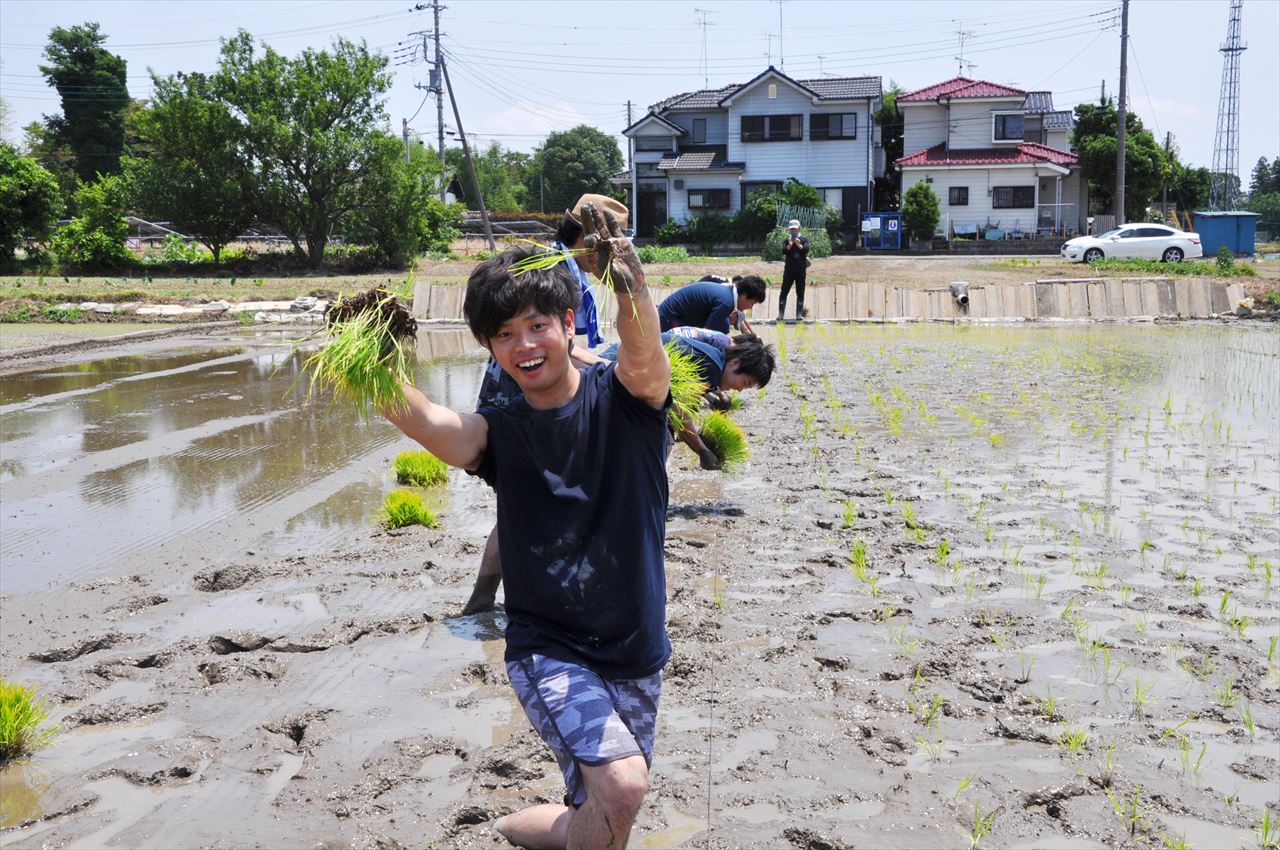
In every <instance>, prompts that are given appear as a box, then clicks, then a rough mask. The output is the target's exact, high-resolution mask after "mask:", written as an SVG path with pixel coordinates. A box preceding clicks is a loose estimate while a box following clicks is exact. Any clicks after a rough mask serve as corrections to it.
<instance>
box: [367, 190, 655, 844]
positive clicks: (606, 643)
mask: <svg viewBox="0 0 1280 850" xmlns="http://www.w3.org/2000/svg"><path fill="white" fill-rule="evenodd" d="M583 229H584V231H586V233H587V234H588V236H587V238H586V240H585V244H586V246H587V247H590V248H593V249H596V251H597V253H596V255H595V260H596V267H597V268H601V269H603V268H606V267H609V268H610V270H611V273H612V280H613V285H614V290H615V293H616V295H617V299H618V317H617V328H618V335H619V337H620V338H621V340H622V342H621V344H620V346H619V350H618V360H617V363H616V364H614V363H597V364H595V365H593V366H590V367H588V368H586V369H582V370H579V369H577V368H576V367H575V366H574V364H573V363H572V362H571V360H570V357H569V347H570V346H569V343H570V340H571V339H572V336H573V329H574V318H575V315H574V309H573V308H574V306H575V305H576V304H577V303H578V297H579V291H578V287H577V285H576V283H575V282H574V280H573V277H572V275H571V274H570V273H569V271H568V269H567V268H566V267H565V265H564V264H563V263H560V264H557V265H556V266H553V267H552V268H550V269H535V270H530V271H527V272H523V273H513V272H512V271H511V267H512V265H513V264H514V263H516V262H518V261H519V260H520V259H522V258H524V257H526V256H529V254H530V251H529V250H528V249H519V248H517V249H510V250H508V251H506V252H504V253H503V254H501V255H499V256H498V257H495V258H493V259H492V260H488V261H486V262H484V263H481V264H480V265H479V266H477V267H476V269H475V271H474V272H473V273H472V274H471V278H470V280H469V281H468V283H467V295H466V299H465V302H464V306H463V311H464V313H465V315H466V317H467V322H468V324H469V325H470V327H471V331H472V333H474V334H475V336H476V338H477V339H478V340H479V341H480V342H481V343H482V344H483V345H485V347H487V348H488V349H489V351H490V353H491V354H492V355H493V357H494V358H495V359H496V360H497V361H498V363H499V364H501V366H502V368H503V370H504V371H506V372H507V374H509V375H511V376H513V377H514V379H515V381H516V383H517V384H518V385H519V388H520V390H521V396H520V398H519V399H517V400H515V401H514V402H512V403H511V404H510V405H509V406H507V407H506V408H505V409H502V408H495V407H484V408H481V409H480V410H478V411H477V412H476V413H471V414H462V413H457V412H455V411H453V410H450V409H448V408H446V407H443V406H441V405H438V404H436V403H434V402H432V401H431V400H430V399H428V398H427V397H426V395H424V394H423V393H422V392H421V391H419V390H418V389H417V388H415V387H412V386H408V385H406V386H405V388H404V389H405V393H406V396H407V399H406V403H405V405H404V406H403V407H401V408H397V409H389V410H384V411H383V413H384V415H386V416H387V418H388V419H390V420H391V421H392V422H393V423H395V424H396V425H397V426H398V427H399V428H400V429H401V430H402V431H404V432H405V434H407V435H409V436H410V437H412V438H413V439H415V440H417V441H418V442H419V443H421V444H422V445H423V446H424V447H425V448H427V449H428V450H429V451H431V452H432V453H433V454H435V455H436V456H437V457H439V458H441V459H442V460H444V461H445V462H446V463H449V464H451V465H453V466H458V467H461V468H463V469H466V470H467V471H468V472H470V473H472V474H475V475H478V476H479V477H481V478H482V479H484V480H485V481H486V482H487V483H488V484H489V485H490V486H492V487H493V488H494V491H495V492H496V494H497V497H498V536H499V539H500V548H501V551H502V552H503V553H504V554H505V557H504V558H503V559H502V575H503V579H504V581H505V583H506V588H507V592H506V609H507V618H508V625H507V630H506V641H507V648H506V662H507V674H508V676H509V678H510V680H511V684H512V687H513V688H514V689H515V691H516V695H517V697H518V698H519V700H520V703H521V705H522V706H523V707H524V709H525V712H526V714H527V715H528V716H529V719H530V721H531V722H532V724H533V726H534V728H535V729H536V730H537V731H538V733H539V735H541V736H542V739H543V740H544V741H545V742H546V743H547V745H548V746H550V747H551V749H552V751H553V752H554V754H555V757H556V760H557V761H558V762H559V764H560V768H561V771H562V773H563V774H564V779H565V785H566V788H567V793H566V794H565V800H564V803H563V804H560V803H543V804H539V805H533V806H530V807H528V808H525V809H521V810H520V811H518V812H515V813H514V814H511V815H507V816H506V817H503V818H500V819H499V820H498V821H497V823H496V824H495V828H496V829H497V830H498V831H499V832H500V833H501V834H502V835H503V836H504V837H505V838H506V839H507V840H508V841H510V842H511V843H513V844H517V845H521V846H527V847H550V848H560V847H566V848H621V847H624V846H625V845H626V843H627V839H628V837H629V835H630V833H631V827H632V824H633V823H634V821H635V818H636V815H637V813H638V812H639V811H640V807H641V805H642V803H643V801H644V795H645V792H646V790H647V787H648V774H649V765H650V763H651V760H652V754H653V739H654V729H655V720H656V715H657V706H658V698H659V694H660V691H661V672H660V671H661V670H662V667H663V666H664V665H665V664H666V662H667V659H668V657H669V656H670V654H671V646H670V643H669V642H668V640H667V634H666V626H665V617H666V577H665V568H664V563H663V537H664V534H665V530H666V510H667V495H668V493H667V477H666V470H665V468H664V463H665V458H666V450H667V442H668V439H669V436H668V432H667V426H666V419H667V407H668V406H669V405H670V403H671V398H670V364H669V363H668V361H667V355H666V352H665V351H664V350H663V348H662V343H661V340H660V335H659V331H658V311H657V308H656V306H655V305H654V303H653V300H652V298H651V297H650V294H649V290H648V288H647V286H646V284H645V277H644V271H643V268H642V267H641V265H640V261H639V259H638V258H637V257H636V254H635V251H634V249H633V248H632V247H631V243H630V242H629V241H628V240H627V239H626V238H625V237H623V236H622V232H621V229H620V228H619V227H618V224H617V221H616V219H614V218H613V216H611V215H610V214H608V213H607V212H606V213H605V215H604V216H603V221H602V220H601V215H600V213H599V211H597V209H596V208H595V206H594V205H591V204H588V205H587V206H586V207H585V208H584V210H583ZM619 488H621V491H620V490H619Z"/></svg>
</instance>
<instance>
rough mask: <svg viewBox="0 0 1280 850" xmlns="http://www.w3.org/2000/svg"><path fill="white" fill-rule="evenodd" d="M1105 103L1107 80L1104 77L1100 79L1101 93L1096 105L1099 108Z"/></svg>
mask: <svg viewBox="0 0 1280 850" xmlns="http://www.w3.org/2000/svg"><path fill="white" fill-rule="evenodd" d="M1106 102H1107V78H1106V77H1103V78H1102V92H1101V93H1100V94H1099V95H1098V105H1099V106H1101V105H1102V104H1104V103H1106Z"/></svg>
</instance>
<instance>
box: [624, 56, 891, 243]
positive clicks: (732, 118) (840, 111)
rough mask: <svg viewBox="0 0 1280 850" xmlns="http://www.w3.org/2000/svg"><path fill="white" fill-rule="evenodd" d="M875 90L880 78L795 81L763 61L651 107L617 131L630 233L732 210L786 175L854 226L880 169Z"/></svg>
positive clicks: (642, 233)
mask: <svg viewBox="0 0 1280 850" xmlns="http://www.w3.org/2000/svg"><path fill="white" fill-rule="evenodd" d="M880 95H881V82H880V78H879V77H822V78H820V79H813V80H796V79H792V78H791V77H788V76H787V75H786V74H784V73H782V72H781V71H779V70H777V69H776V68H774V67H773V66H769V68H768V69H767V70H765V71H764V72H763V73H761V74H760V75H759V76H757V77H756V78H755V79H752V80H750V81H749V82H746V83H742V84H740V85H729V86H724V87H723V88H718V89H703V90H700V91H695V92H688V93H685V94H678V95H675V96H674V97H669V98H667V99H665V100H663V101H660V102H658V103H655V104H654V105H653V106H651V107H649V111H648V113H647V114H645V115H644V116H643V117H642V118H640V120H638V121H636V122H635V123H633V124H632V125H631V126H630V127H627V128H626V129H625V130H623V135H625V136H627V137H628V139H629V140H630V143H631V144H632V145H633V155H632V159H633V162H634V173H632V172H631V171H627V172H623V173H622V174H619V175H616V176H615V178H614V182H615V183H616V184H617V185H619V186H621V187H623V188H625V189H626V190H627V192H628V201H629V203H628V205H629V206H630V207H631V210H632V213H633V216H634V218H633V220H634V221H635V228H636V235H637V236H651V235H652V234H653V230H654V228H655V227H657V226H658V225H660V224H662V223H663V222H665V221H667V220H668V219H674V220H676V221H687V220H688V219H689V218H690V217H692V216H696V215H702V214H707V213H710V214H722V215H731V214H733V213H735V212H737V211H738V210H739V209H741V208H742V206H743V205H744V204H746V202H747V200H748V199H749V198H750V197H751V195H752V193H753V192H757V191H761V190H772V189H779V188H781V187H782V185H783V184H784V183H786V181H787V179H788V178H791V177H794V178H795V179H796V180H799V181H801V182H803V183H808V184H810V185H812V186H816V187H817V188H818V189H820V190H821V192H822V195H823V197H824V198H825V200H826V202H827V203H828V204H830V205H832V206H833V207H835V208H836V209H839V210H840V211H841V214H842V215H843V216H844V219H845V221H846V222H847V223H850V224H853V223H856V222H857V221H858V220H859V219H860V217H861V214H862V212H863V211H866V210H869V209H870V206H869V204H870V200H871V197H872V188H873V183H874V180H875V178H876V177H879V176H883V174H884V156H883V149H882V148H881V147H880V145H879V138H880V136H879V128H878V127H876V125H875V121H874V120H873V116H874V115H875V112H876V110H877V109H879V108H880ZM855 226H856V225H855Z"/></svg>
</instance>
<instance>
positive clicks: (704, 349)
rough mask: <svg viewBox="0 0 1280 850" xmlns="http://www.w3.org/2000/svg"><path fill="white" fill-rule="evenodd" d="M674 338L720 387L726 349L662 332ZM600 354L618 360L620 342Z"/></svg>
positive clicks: (704, 377)
mask: <svg viewBox="0 0 1280 850" xmlns="http://www.w3.org/2000/svg"><path fill="white" fill-rule="evenodd" d="M721 336H724V334H721ZM672 340H675V344H676V345H677V346H679V348H680V350H681V351H683V352H684V353H685V354H687V355H689V356H690V357H691V358H693V362H694V363H696V364H697V366H698V370H699V371H700V372H701V373H702V380H703V381H705V382H706V384H707V389H709V390H718V389H720V377H721V376H722V375H724V363H725V357H724V351H722V350H721V349H720V348H719V347H717V346H716V345H715V344H714V343H712V342H708V341H707V340H704V339H697V338H695V337H691V336H683V335H681V334H676V333H672V332H670V331H667V332H665V333H663V334H662V344H663V345H667V344H668V343H670V342H671V341H672ZM599 356H600V357H602V358H604V359H605V360H617V359H618V343H616V342H615V343H614V344H613V345H611V346H609V347H608V348H606V349H604V350H603V351H601V352H600V353H599ZM495 406H497V405H495Z"/></svg>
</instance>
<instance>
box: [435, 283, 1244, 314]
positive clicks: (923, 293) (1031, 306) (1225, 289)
mask: <svg viewBox="0 0 1280 850" xmlns="http://www.w3.org/2000/svg"><path fill="white" fill-rule="evenodd" d="M672 291H674V287H654V289H653V295H654V298H655V299H656V300H658V301H661V300H662V299H663V298H665V297H666V296H667V295H669V294H670V293H671V292H672ZM780 294H781V293H780V292H779V288H778V287H777V286H773V287H770V288H769V291H768V294H767V297H766V299H765V303H764V304H759V305H757V306H756V307H755V309H754V310H752V311H751V319H752V320H754V321H757V322H759V321H767V320H770V319H773V318H775V317H776V316H777V315H778V300H779V296H780ZM463 295H464V288H463V287H461V286H444V285H435V284H432V283H430V282H429V281H425V280H423V281H418V284H417V286H416V288H415V290H414V300H413V311H414V315H415V316H416V317H417V318H419V319H423V320H435V321H453V322H461V321H462V320H463V319H462V301H463ZM1243 297H1244V291H1243V289H1242V288H1241V287H1240V285H1239V284H1234V283H1233V284H1225V283H1220V282H1217V281H1205V280H1185V279H1179V280H1169V279H1165V278H1156V279H1151V278H1148V279H1107V280H1099V279H1085V280H1067V281H1056V280H1055V281H1044V280H1041V281H1035V282H1029V283H1013V284H990V285H987V284H970V285H969V305H968V307H967V308H966V307H963V306H961V305H960V304H958V303H957V302H956V300H955V299H954V298H952V297H951V293H950V291H949V289H948V288H947V287H946V286H940V287H936V288H927V289H918V288H914V287H900V286H889V285H887V284H885V283H881V282H878V281H869V282H864V281H860V282H857V283H840V284H830V285H822V286H813V287H810V288H809V289H808V291H807V292H806V293H805V306H806V307H807V308H808V311H809V318H810V319H811V320H813V321H836V322H847V321H855V322H856V321H965V320H969V319H988V320H998V319H1010V320H1019V319H1021V320H1031V319H1076V320H1088V319H1125V318H1139V317H1142V318H1146V317H1155V318H1179V317H1180V318H1208V317H1211V316H1215V315H1218V314H1219V313H1225V312H1227V311H1229V310H1231V309H1233V308H1234V307H1235V305H1236V304H1237V303H1239V301H1240V299H1241V298H1243ZM787 300H788V304H787V316H788V317H791V316H793V315H794V313H795V307H796V295H795V292H794V291H793V292H792V293H791V295H790V297H789V298H788V299H787Z"/></svg>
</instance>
